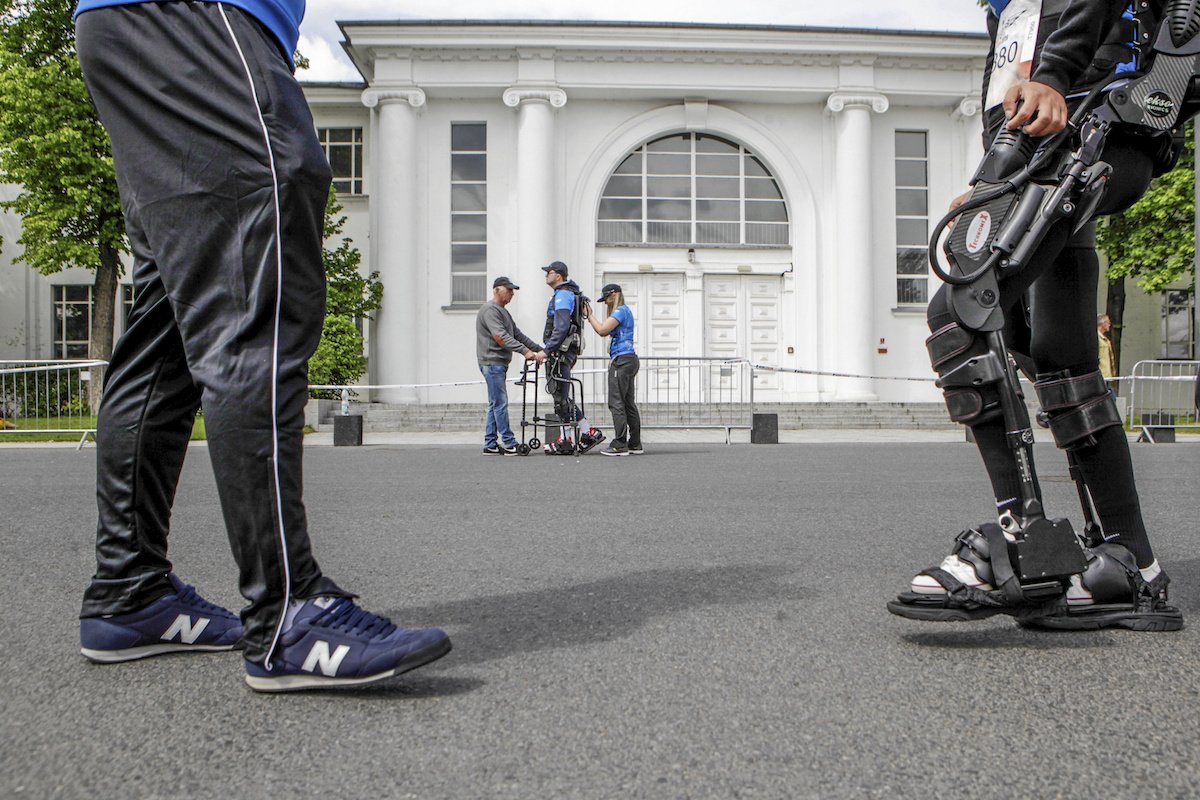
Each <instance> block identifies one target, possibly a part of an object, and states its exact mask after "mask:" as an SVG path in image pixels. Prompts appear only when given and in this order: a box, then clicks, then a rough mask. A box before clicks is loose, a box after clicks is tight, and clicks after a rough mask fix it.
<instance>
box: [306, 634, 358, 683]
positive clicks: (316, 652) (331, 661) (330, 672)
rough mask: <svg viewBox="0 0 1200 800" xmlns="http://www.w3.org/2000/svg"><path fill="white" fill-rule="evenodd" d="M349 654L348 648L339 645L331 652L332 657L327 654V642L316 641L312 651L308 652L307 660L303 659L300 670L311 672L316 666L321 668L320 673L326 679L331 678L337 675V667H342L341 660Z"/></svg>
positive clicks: (347, 646)
mask: <svg viewBox="0 0 1200 800" xmlns="http://www.w3.org/2000/svg"><path fill="white" fill-rule="evenodd" d="M349 652H350V646H349V645H345V644H339V645H338V646H337V647H336V648H335V649H334V651H333V655H330V654H329V642H326V641H322V640H317V643H316V644H314V645H313V646H312V650H309V651H308V658H306V659H304V666H302V667H300V669H302V670H304V671H305V672H313V671H314V670H315V669H316V668H317V665H318V664H319V665H320V666H321V672H322V673H324V674H325V676H326V677H329V678H332V677H333V676H334V675H337V671H338V667H340V666H341V665H342V659H343V658H345V657H346V654H347V653H349Z"/></svg>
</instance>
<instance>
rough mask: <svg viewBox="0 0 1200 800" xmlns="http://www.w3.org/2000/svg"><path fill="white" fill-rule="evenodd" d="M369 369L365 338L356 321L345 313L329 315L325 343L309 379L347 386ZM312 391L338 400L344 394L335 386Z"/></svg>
mask: <svg viewBox="0 0 1200 800" xmlns="http://www.w3.org/2000/svg"><path fill="white" fill-rule="evenodd" d="M366 371H367V359H366V357H365V356H364V355H363V337H362V334H361V333H359V332H358V329H357V328H355V327H354V322H353V321H352V320H350V319H348V318H347V317H342V316H328V317H325V325H324V327H323V328H322V330H321V343H320V344H319V345H317V352H316V353H314V354H313V357H312V358H311V359H309V362H308V382H309V383H310V384H326V385H332V386H337V385H345V384H350V383H354V382H355V381H357V380H358V379H359V377H360V376H361V375H362V374H363V373H364V372H366ZM310 394H311V395H312V396H313V397H322V398H328V399H334V400H336V399H337V398H339V397H341V393H340V392H338V391H336V390H334V389H314V390H312V392H311V393H310ZM351 394H353V392H352V393H351Z"/></svg>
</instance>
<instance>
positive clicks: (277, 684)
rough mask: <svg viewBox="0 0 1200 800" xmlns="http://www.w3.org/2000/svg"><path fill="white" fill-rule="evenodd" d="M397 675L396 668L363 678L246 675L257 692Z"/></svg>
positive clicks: (364, 681)
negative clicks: (261, 676) (260, 676)
mask: <svg viewBox="0 0 1200 800" xmlns="http://www.w3.org/2000/svg"><path fill="white" fill-rule="evenodd" d="M394 675H396V670H395V669H388V670H384V671H383V672H379V673H376V674H374V675H367V676H366V677H363V678H327V677H325V676H324V675H283V676H280V677H278V678H258V677H255V676H253V675H247V676H246V683H247V684H248V685H249V686H250V688H251V689H253V690H254V691H256V692H294V691H297V690H299V689H324V688H335V687H338V686H362V685H363V684H367V683H374V682H375V681H381V680H384V679H385V678H391V677H393V676H394Z"/></svg>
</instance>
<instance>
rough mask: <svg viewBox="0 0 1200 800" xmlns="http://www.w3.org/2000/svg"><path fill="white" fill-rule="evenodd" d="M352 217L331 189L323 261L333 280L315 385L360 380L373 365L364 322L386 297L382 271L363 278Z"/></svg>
mask: <svg viewBox="0 0 1200 800" xmlns="http://www.w3.org/2000/svg"><path fill="white" fill-rule="evenodd" d="M345 225H346V218H345V217H344V216H342V206H341V204H340V203H338V201H337V193H336V192H334V191H333V190H330V192H329V200H328V202H327V203H326V204H325V226H324V227H325V248H324V250H323V251H322V260H323V261H324V264H325V279H326V280H327V281H328V299H327V301H326V311H325V321H324V324H323V327H322V330H321V342H320V344H318V345H317V352H316V353H314V354H313V357H312V359H310V360H309V362H308V381H309V383H313V384H318V385H320V384H324V385H339V384H341V385H345V384H349V383H351V382H353V381H355V380H357V379H358V377H359V376H360V375H362V374H363V373H364V372H365V371H366V369H367V359H366V357H365V356H364V355H363V337H362V334H361V333H359V330H358V321H359V320H363V319H370V316H371V312H372V311H375V310H376V309H378V308H379V304H380V303H381V302H382V301H383V284H381V283H380V282H379V273H378V272H372V273H370V274H369V275H366V276H363V275H362V274H361V273H360V272H359V266H360V265H361V263H362V254H361V253H359V252H358V249H357V248H356V247H355V246H354V240H353V239H350V238H349V237H346V236H343V235H342V230H343V229H344V228H345ZM313 396H314V397H337V396H338V393H337V392H336V391H332V390H316V391H314V392H313Z"/></svg>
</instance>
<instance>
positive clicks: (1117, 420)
mask: <svg viewBox="0 0 1200 800" xmlns="http://www.w3.org/2000/svg"><path fill="white" fill-rule="evenodd" d="M1112 427H1118V428H1119V427H1121V414H1120V412H1118V411H1117V403H1116V401H1115V400H1113V397H1112V395H1111V394H1105V395H1104V396H1102V397H1097V398H1095V399H1093V400H1091V401H1090V402H1087V403H1084V404H1083V405H1081V406H1078V407H1076V408H1073V409H1071V410H1070V411H1065V412H1063V413H1060V414H1055V415H1054V416H1052V417H1051V418H1050V432H1051V433H1052V434H1054V443H1055V444H1056V445H1058V446H1059V447H1060V448H1064V449H1065V448H1068V447H1070V446H1071V445H1073V444H1075V443H1076V442H1078V441H1080V440H1082V439H1086V438H1087V437H1089V436H1091V435H1092V434H1093V433H1096V432H1097V431H1102V430H1104V429H1105V428H1112Z"/></svg>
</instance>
